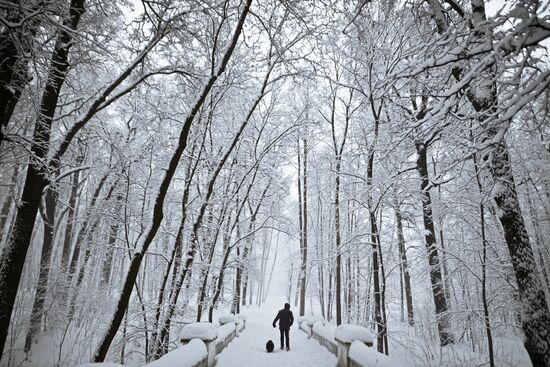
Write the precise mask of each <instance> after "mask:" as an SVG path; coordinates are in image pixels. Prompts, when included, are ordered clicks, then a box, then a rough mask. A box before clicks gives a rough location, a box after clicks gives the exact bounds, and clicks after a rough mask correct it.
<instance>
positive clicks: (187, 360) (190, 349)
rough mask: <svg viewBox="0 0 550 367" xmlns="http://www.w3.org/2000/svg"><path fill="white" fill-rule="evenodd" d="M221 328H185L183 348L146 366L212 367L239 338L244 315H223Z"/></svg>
mask: <svg viewBox="0 0 550 367" xmlns="http://www.w3.org/2000/svg"><path fill="white" fill-rule="evenodd" d="M218 322H219V324H220V326H219V327H218V326H216V325H214V324H212V323H209V322H196V323H192V324H187V325H185V326H184V327H183V330H182V334H181V339H180V340H181V343H182V345H181V346H180V347H178V348H176V349H174V350H172V351H170V352H168V353H166V354H165V355H164V356H162V357H161V358H159V359H157V360H156V361H153V362H150V363H147V364H146V365H145V366H144V367H213V366H214V364H215V358H216V355H218V354H220V353H221V352H222V351H223V350H224V349H225V348H226V347H227V345H228V344H229V343H230V342H231V341H232V340H233V339H234V338H235V337H237V336H238V335H239V332H240V331H241V330H244V328H245V326H246V316H245V315H237V316H234V315H224V316H221V317H220V318H219V321H218ZM77 367H124V366H123V365H121V364H117V363H109V362H108V363H87V364H82V365H79V366H77Z"/></svg>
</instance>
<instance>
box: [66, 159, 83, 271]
mask: <svg viewBox="0 0 550 367" xmlns="http://www.w3.org/2000/svg"><path fill="white" fill-rule="evenodd" d="M83 162H84V154H80V155H79V156H78V157H77V158H76V162H75V164H76V166H77V167H78V166H80V165H82V163H83ZM79 179H80V171H76V172H75V173H74V174H73V179H72V182H71V193H70V196H69V204H68V206H69V209H68V210H69V212H68V213H67V225H66V227H65V236H64V239H63V250H62V253H61V269H67V266H68V265H69V255H70V254H71V244H72V241H73V231H74V219H75V215H76V213H77V209H76V198H77V196H78V186H79V182H78V181H79Z"/></svg>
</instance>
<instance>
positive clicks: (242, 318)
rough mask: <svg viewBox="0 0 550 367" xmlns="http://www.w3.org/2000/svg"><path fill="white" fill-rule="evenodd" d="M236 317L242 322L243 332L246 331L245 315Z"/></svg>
mask: <svg viewBox="0 0 550 367" xmlns="http://www.w3.org/2000/svg"><path fill="white" fill-rule="evenodd" d="M237 317H238V318H239V319H241V320H242V321H243V330H244V329H246V315H245V314H242V313H240V314H238V315H237Z"/></svg>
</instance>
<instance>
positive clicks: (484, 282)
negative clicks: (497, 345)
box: [473, 154, 495, 367]
mask: <svg viewBox="0 0 550 367" xmlns="http://www.w3.org/2000/svg"><path fill="white" fill-rule="evenodd" d="M473 161H474V168H475V173H476V182H477V187H478V189H479V194H480V195H481V196H483V187H482V185H481V180H480V177H479V168H478V163H477V158H476V155H475V154H474V155H473ZM479 219H480V224H481V244H482V249H483V250H482V251H483V255H482V256H481V300H482V302H483V321H484V323H485V332H486V333H487V346H488V348H489V366H490V367H495V356H494V351H493V334H492V332H491V319H490V318H489V303H488V301H487V245H488V244H487V238H486V235H485V206H484V204H483V197H482V198H481V199H480V203H479Z"/></svg>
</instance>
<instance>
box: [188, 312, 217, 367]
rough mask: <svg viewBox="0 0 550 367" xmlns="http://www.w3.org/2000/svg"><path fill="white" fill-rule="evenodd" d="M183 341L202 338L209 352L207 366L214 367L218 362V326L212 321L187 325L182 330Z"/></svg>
mask: <svg viewBox="0 0 550 367" xmlns="http://www.w3.org/2000/svg"><path fill="white" fill-rule="evenodd" d="M182 335H183V336H182V337H181V342H182V344H184V345H185V344H187V343H189V341H190V340H191V339H200V340H202V341H203V342H204V344H205V345H206V353H207V354H208V359H207V367H214V365H215V364H216V339H217V338H218V327H217V326H216V325H214V324H212V323H210V322H196V323H193V324H188V325H185V326H184V328H183V330H182Z"/></svg>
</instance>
